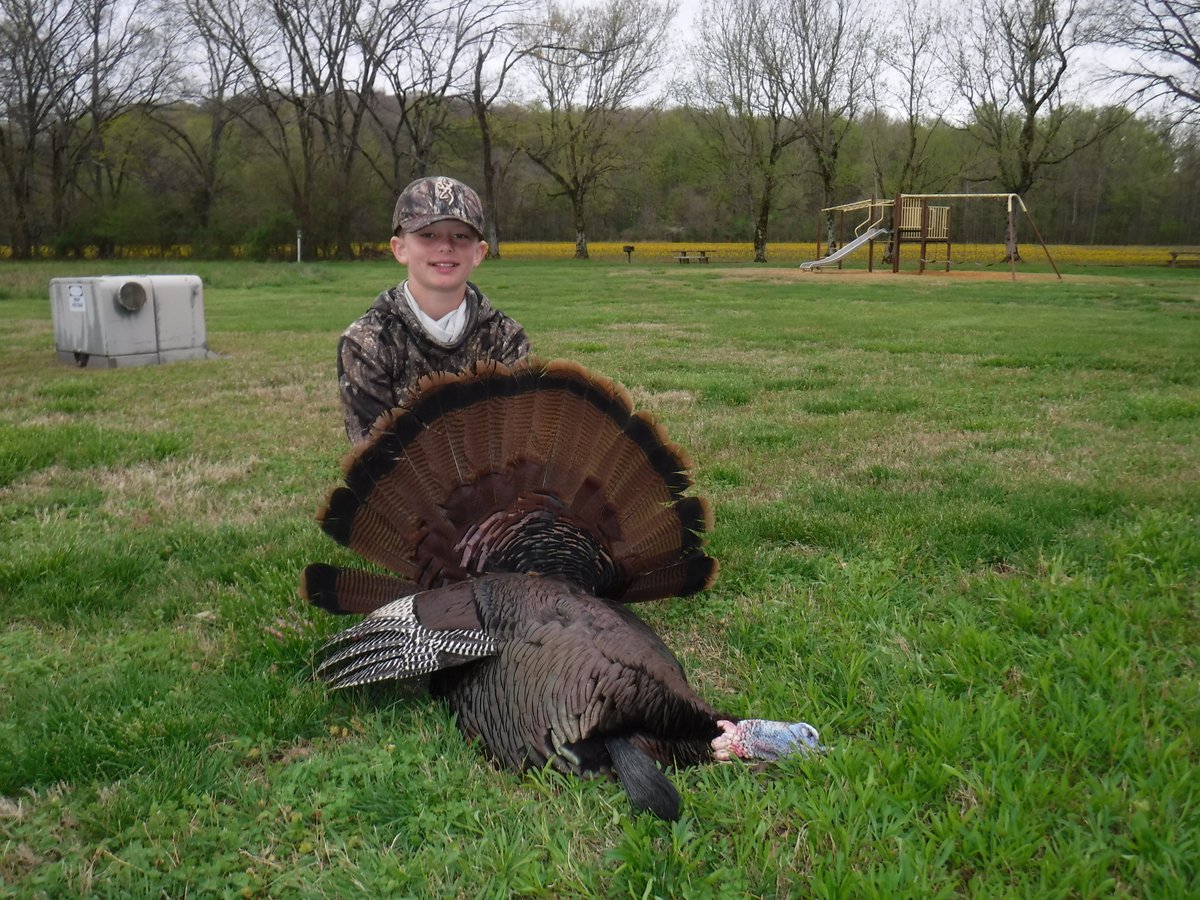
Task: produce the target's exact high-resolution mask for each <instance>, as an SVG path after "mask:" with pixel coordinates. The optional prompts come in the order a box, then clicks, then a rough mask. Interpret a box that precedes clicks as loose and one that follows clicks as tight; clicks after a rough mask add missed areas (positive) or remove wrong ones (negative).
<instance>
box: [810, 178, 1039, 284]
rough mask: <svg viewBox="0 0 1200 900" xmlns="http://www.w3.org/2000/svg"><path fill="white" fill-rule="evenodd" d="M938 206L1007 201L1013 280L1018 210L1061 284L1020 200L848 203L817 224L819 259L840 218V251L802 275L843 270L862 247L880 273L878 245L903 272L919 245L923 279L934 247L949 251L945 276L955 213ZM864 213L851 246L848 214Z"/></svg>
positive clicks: (922, 198)
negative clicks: (905, 251) (831, 223)
mask: <svg viewBox="0 0 1200 900" xmlns="http://www.w3.org/2000/svg"><path fill="white" fill-rule="evenodd" d="M938 200H1004V201H1005V209H1006V210H1007V214H1008V225H1007V228H1006V229H1005V239H1004V243H1005V259H1006V260H1007V261H1008V263H1009V268H1010V270H1011V272H1012V278H1013V280H1014V281H1015V280H1016V277H1017V259H1018V254H1017V230H1016V211H1017V207H1018V206H1019V207H1020V208H1021V210H1022V212H1024V213H1025V218H1026V220H1028V222H1029V225H1030V227H1031V228H1033V233H1034V234H1035V235H1036V236H1037V239H1038V243H1039V244H1040V245H1041V247H1042V250H1043V251H1044V252H1045V254H1046V259H1047V260H1049V262H1050V266H1051V267H1052V268H1053V269H1054V274H1055V275H1057V276H1058V278H1059V280H1060V281H1061V280H1062V274H1061V273H1060V272H1059V271H1058V266H1057V265H1056V264H1055V262H1054V258H1053V257H1052V256H1051V255H1050V250H1049V249H1048V248H1047V247H1046V242H1045V241H1043V240H1042V235H1041V232H1039V231H1038V228H1037V225H1035V224H1034V221H1033V217H1032V216H1030V215H1029V209H1028V207H1026V206H1025V202H1024V201H1023V200H1022V199H1021V197H1020V195H1018V194H897V195H896V196H895V198H894V199H891V200H879V199H876V198H874V197H872V198H871V199H870V200H859V201H857V202H855V203H844V204H842V205H840V206H830V207H826V208H825V209H822V210H821V214H822V215H821V220H820V221H819V222H818V224H817V256H818V257H820V256H821V232H822V229H823V227H824V226H825V224H826V222H828V220H829V218H830V217H831V216H832V215H833V214H834V213H837V216H838V223H837V229H838V246H837V248H836V249H834V250H831V251H830V253H829V254H828V255H827V256H825V257H822V258H819V259H816V260H813V261H812V262H809V263H804V264H802V265H801V268H802V269H817V268H821V267H823V266H826V265H837V267H838V268H839V269H840V268H841V266H842V259H843V258H844V257H845V256H847V255H849V254H850V253H852V252H853V251H855V250H857V249H858V248H859V247H861V246H862V245H863V244H866V245H867V271H869V272H873V271H874V270H875V242H876V241H877V240H885V241H886V242H887V245H888V248H889V250H890V253H891V263H892V272H893V273H895V272H899V271H900V256H901V248H902V247H903V246H904V245H905V244H919V245H920V253H919V254H918V265H919V268H918V272H919V273H924V271H925V266H926V262H927V261H928V258H929V256H928V248H929V245H930V244H934V245H937V244H944V245H945V247H946V258H945V264H946V271H947V272H949V271H950V257H951V249H952V238H951V231H950V207H949V206H938V205H934V203H931V202H930V201H934V202H935V203H936V201H938ZM859 211H861V212H862V213H863V214H864V215H863V218H862V221H860V222H859V223H858V224H857V225H855V226H854V237H853V239H851V240H850V241H849V242H847V241H846V214H847V213H854V212H859Z"/></svg>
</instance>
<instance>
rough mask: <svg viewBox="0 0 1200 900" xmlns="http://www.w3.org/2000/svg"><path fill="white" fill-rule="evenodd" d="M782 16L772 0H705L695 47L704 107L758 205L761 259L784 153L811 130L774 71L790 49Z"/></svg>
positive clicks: (731, 168) (721, 151)
mask: <svg viewBox="0 0 1200 900" xmlns="http://www.w3.org/2000/svg"><path fill="white" fill-rule="evenodd" d="M781 19H782V8H781V7H780V6H779V5H777V4H774V3H772V2H770V0H728V2H724V0H705V3H704V5H703V12H702V14H701V17H700V21H701V24H700V29H699V30H700V40H699V41H698V43H697V44H696V46H695V51H694V53H695V69H696V72H697V75H696V93H697V94H698V96H699V97H700V98H701V101H702V102H701V105H700V106H699V108H698V109H697V113H698V114H699V115H700V117H701V120H702V121H703V122H704V123H705V125H706V127H707V129H708V131H709V133H710V134H712V135H713V136H714V138H715V140H716V145H717V150H718V155H719V158H720V160H721V163H722V166H723V168H724V169H725V171H726V172H728V173H729V175H728V177H729V178H730V179H731V180H734V181H736V182H737V190H738V193H740V194H741V195H742V196H743V197H745V198H746V199H747V201H748V202H749V203H750V205H751V208H752V210H753V214H752V218H753V221H754V261H755V262H766V261H767V234H768V228H769V225H770V220H771V213H772V211H773V210H774V207H775V200H776V193H777V191H778V189H779V185H780V179H781V175H780V171H779V170H780V165H781V161H782V159H783V156H784V153H785V151H786V150H787V148H788V147H790V146H792V145H793V144H795V143H796V142H797V141H800V140H801V139H802V138H803V137H804V131H803V128H802V126H801V124H800V123H799V122H797V121H796V120H795V118H794V117H793V116H792V115H791V112H792V108H791V105H790V100H789V97H788V96H787V91H788V87H787V85H786V84H785V82H784V81H783V80H781V79H780V78H778V77H773V75H772V72H773V71H777V70H779V69H780V68H782V67H783V58H784V57H785V54H786V53H787V49H788V48H787V46H786V44H785V42H784V40H783V38H782V36H781V28H782V22H781ZM789 68H790V66H789Z"/></svg>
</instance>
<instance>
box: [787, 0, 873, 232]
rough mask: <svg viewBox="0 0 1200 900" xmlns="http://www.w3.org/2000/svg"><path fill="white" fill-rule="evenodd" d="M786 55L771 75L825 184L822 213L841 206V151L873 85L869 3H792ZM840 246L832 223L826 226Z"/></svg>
mask: <svg viewBox="0 0 1200 900" xmlns="http://www.w3.org/2000/svg"><path fill="white" fill-rule="evenodd" d="M783 26H784V34H785V36H786V43H785V47H786V51H785V52H784V53H783V54H781V55H780V58H779V60H778V64H777V65H775V66H773V67H772V69H771V73H772V77H774V78H776V79H778V80H779V81H780V82H781V83H782V85H783V88H784V96H785V97H786V98H787V99H788V101H789V103H790V105H791V110H792V116H793V118H795V119H796V121H797V122H799V123H800V125H801V130H802V133H803V135H804V142H805V144H807V146H808V149H809V152H810V153H811V154H812V159H813V164H814V165H815V167H816V171H817V177H818V179H819V180H820V184H821V193H822V199H823V201H824V202H823V203H822V206H823V207H828V206H832V205H833V203H834V202H835V201H836V199H837V198H836V191H837V179H838V172H839V161H840V156H841V150H842V146H843V144H844V143H845V140H846V136H847V135H848V134H849V133H850V129H851V127H852V126H853V124H854V121H855V119H856V117H857V115H858V110H859V106H860V104H861V103H862V100H863V96H864V94H865V93H866V90H865V89H866V86H867V85H868V84H870V83H871V82H872V81H873V80H874V65H875V63H876V60H877V57H876V55H875V54H874V52H873V48H872V44H871V41H872V39H873V34H872V30H873V23H872V21H871V18H870V16H869V15H868V14H867V7H866V5H865V3H864V0H790V3H789V4H788V7H787V10H786V15H785V16H784V19H783ZM826 226H827V232H828V239H829V245H830V248H831V249H832V248H833V247H834V246H836V243H835V241H836V233H835V231H834V227H833V217H832V214H830V215H829V216H828V217H827V221H826Z"/></svg>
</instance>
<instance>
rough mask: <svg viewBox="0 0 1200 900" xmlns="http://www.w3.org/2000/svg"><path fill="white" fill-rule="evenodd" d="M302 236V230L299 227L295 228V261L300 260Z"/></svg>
mask: <svg viewBox="0 0 1200 900" xmlns="http://www.w3.org/2000/svg"><path fill="white" fill-rule="evenodd" d="M303 237H304V232H302V231H301V230H300V229H299V228H297V229H296V262H300V246H301V243H302V239H303Z"/></svg>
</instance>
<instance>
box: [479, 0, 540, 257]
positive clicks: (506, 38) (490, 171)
mask: <svg viewBox="0 0 1200 900" xmlns="http://www.w3.org/2000/svg"><path fill="white" fill-rule="evenodd" d="M529 5H530V4H529V3H526V2H517V3H508V4H505V7H506V9H507V12H508V16H506V17H504V18H500V19H496V20H492V21H490V22H489V23H487V25H486V26H485V27H483V28H482V29H481V30H480V33H479V35H478V39H477V40H476V41H475V44H474V59H473V62H472V66H471V80H470V84H469V85H468V94H467V102H468V103H469V104H470V106H471V113H472V114H473V115H474V117H475V124H476V125H477V126H478V128H479V150H480V155H481V157H482V168H483V182H482V187H483V210H484V221H485V222H486V228H487V234H486V235H484V237H485V238H486V240H487V245H488V256H489V257H490V258H491V259H499V258H500V198H499V189H498V187H499V186H498V184H497V182H498V180H499V177H500V169H501V164H500V163H498V162H497V159H496V146H495V136H494V126H493V122H492V109H493V107H494V106H495V104H496V101H497V100H498V99H499V98H500V97H501V95H502V94H503V92H504V88H505V85H506V83H507V82H508V77H509V75H510V74H511V73H512V72H513V70H514V69H515V68H516V67H517V66H518V65H519V64H520V63H521V62H522V61H523V60H524V59H525V57H526V56H528V55H529V54H530V53H534V52H537V51H538V50H539V49H541V48H538V47H527V46H525V45H524V44H521V43H520V41H519V35H520V33H521V30H522V28H525V27H527V23H523V22H522V21H521V20H520V19H519V18H516V17H517V16H520V15H522V14H524V13H525V12H526V11H527V7H528V6H529ZM517 152H518V151H516V150H514V151H513V152H512V153H510V155H509V161H510V162H511V160H512V158H513V157H515V156H516V153H517Z"/></svg>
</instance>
